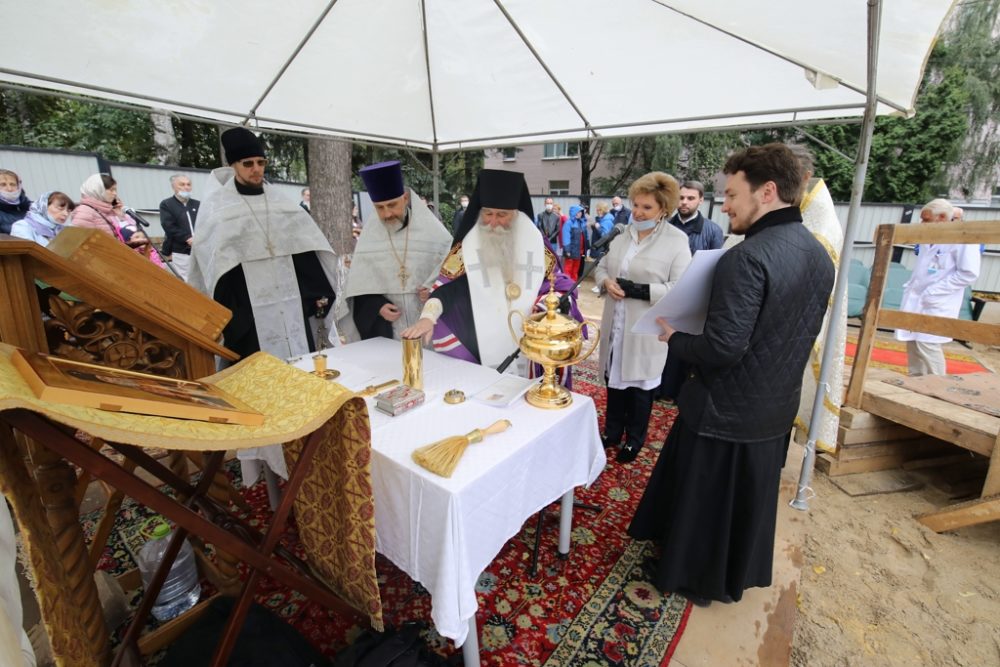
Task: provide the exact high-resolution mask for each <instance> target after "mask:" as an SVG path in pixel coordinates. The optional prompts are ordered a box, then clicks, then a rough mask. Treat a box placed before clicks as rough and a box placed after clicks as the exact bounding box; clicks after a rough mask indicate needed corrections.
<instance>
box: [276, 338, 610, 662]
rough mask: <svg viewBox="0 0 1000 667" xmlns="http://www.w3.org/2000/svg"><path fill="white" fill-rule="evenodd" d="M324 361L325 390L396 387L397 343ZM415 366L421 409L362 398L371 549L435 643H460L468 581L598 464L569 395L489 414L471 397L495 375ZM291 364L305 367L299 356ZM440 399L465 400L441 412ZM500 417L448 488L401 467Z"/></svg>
mask: <svg viewBox="0 0 1000 667" xmlns="http://www.w3.org/2000/svg"><path fill="white" fill-rule="evenodd" d="M325 354H326V355H327V358H328V361H327V365H328V367H329V368H333V369H337V370H339V371H340V372H341V376H340V377H339V378H338V379H337V380H336V381H337V382H339V383H340V384H342V385H344V386H345V387H347V388H349V389H352V390H355V391H360V390H361V389H363V388H365V387H367V386H369V385H373V384H379V383H381V382H384V381H386V380H390V379H397V380H398V379H402V351H401V346H400V343H399V342H398V341H394V340H388V339H386V338H376V339H371V340H367V341H362V342H359V343H353V344H351V345H347V346H344V347H338V348H332V349H329V350H325ZM423 364H424V391H425V394H426V402H425V404H424V405H423V406H420V407H418V408H415V409H413V410H411V411H409V412H407V413H404V414H402V415H399V416H398V417H390V416H388V415H386V414H383V413H382V412H380V411H378V410H376V409H375V406H374V401H373V400H372V399H368V407H369V414H370V418H371V426H372V450H373V455H372V467H371V473H372V483H373V487H374V496H375V533H376V548H377V549H378V551H379V552H380V553H382V554H384V555H385V556H386V557H388V558H389V560H391V561H392V562H393V563H395V564H396V566H398V567H399V568H400V569H401V570H403V571H404V572H406V574H408V575H409V576H410V577H411V578H412V579H414V580H415V581H419V582H420V583H421V585H423V586H424V588H426V589H427V590H428V591H429V592H430V594H431V605H432V608H431V618H432V619H433V621H434V625H435V626H436V628H437V630H438V632H439V633H441V634H442V635H443V636H445V637H448V638H449V639H452V640H454V641H455V643H456V644H462V643H463V642H464V641H465V639H466V635H467V633H468V627H469V619H470V618H472V617H473V616H474V615H475V613H476V609H477V607H478V604H477V602H476V591H475V586H476V582H477V580H478V579H479V575H480V573H482V571H483V570H485V569H486V567H487V566H488V565H489V564H490V563H491V562H492V561H493V559H494V558H495V557H496V555H497V554H498V553H499V552H500V549H501V548H503V546H504V544H505V543H506V542H507V540H508V539H510V538H511V537H512V536H514V535H516V534H517V532H518V531H519V530H520V529H521V526H522V524H523V523H524V521H525V520H526V519H527V518H528V517H530V516H531V515H532V514H534V513H535V512H537V511H538V510H539V509H541V508H543V507H545V506H546V505H548V504H549V503H551V502H553V501H555V500H557V499H558V498H560V497H561V496H562V495H563V494H565V493H566V492H567V491H569V490H570V489H572V488H574V487H576V486H580V485H584V484H590V483H591V482H593V481H594V480H595V479H597V476H598V475H599V474H600V473H601V471H602V470H603V469H604V465H605V462H606V461H605V455H604V448H603V446H602V444H601V438H600V434H599V432H598V427H597V411H596V409H595V408H594V402H593V400H591V399H590V398H589V397H587V396H582V395H580V394H574V395H573V404H572V405H571V406H570V407H568V408H565V409H562V410H543V409H540V408H536V407H533V406H531V405H529V404H528V403H527V402H526V401H525V400H524V398H519V399H517V401H515V402H514V403H513V404H511V405H510V406H509V407H507V408H494V407H490V406H487V405H484V404H482V403H478V402H476V401H475V400H473V399H471V396H472V395H473V394H474V393H476V392H477V391H479V390H480V389H483V388H484V387H487V386H489V385H490V384H492V383H493V382H495V381H496V380H497V379H498V378H499V377H500V374H499V373H497V372H496V371H495V370H492V369H490V368H484V367H482V366H478V365H475V364H470V363H467V362H464V361H459V360H456V359H452V358H451V357H446V356H444V355H441V354H437V353H435V352H431V351H428V350H424V362H423ZM295 365H296V366H298V367H300V368H303V369H306V370H311V369H312V368H313V363H312V359H311V358H309V357H306V358H304V359H302V360H299V361H297V362H295ZM448 389H461V390H462V391H464V392H465V394H466V396H467V397H470V398H468V399H467V400H466V401H465V402H464V403H461V404H459V405H449V404H447V403H445V402H444V401H443V396H444V392H445V391H447V390H448ZM504 418H506V419H509V420H510V421H511V427H510V428H509V429H508V430H507V431H506V432H504V433H501V434H499V435H493V436H487V437H486V439H485V440H484V441H483V442H481V443H477V444H472V445H469V447H468V448H467V449H466V450H465V454H464V456H463V457H462V460H461V461H460V462H459V464H458V468H457V469H456V470H455V472H454V474H453V475H452V476H451V478H450V479H445V478H443V477H439V476H437V475H435V474H433V473H431V472H428V471H427V470H424V469H423V468H421V467H420V466H418V465H417V464H416V463H414V462H413V460H412V459H411V458H410V455H411V453H412V452H413V450H414V449H416V448H417V447H419V446H422V445H426V444H430V443H432V442H435V441H437V440H440V439H442V438H446V437H449V436H453V435H464V434H465V433H468V432H469V431H471V430H473V429H476V428H483V427H486V426H489V425H490V424H492V423H493V422H494V421H496V420H497V419H504Z"/></svg>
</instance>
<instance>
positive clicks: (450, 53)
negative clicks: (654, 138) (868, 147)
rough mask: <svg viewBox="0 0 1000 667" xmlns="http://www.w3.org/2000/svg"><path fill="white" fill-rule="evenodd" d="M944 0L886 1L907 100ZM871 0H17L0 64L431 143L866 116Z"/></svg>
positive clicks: (162, 104)
mask: <svg viewBox="0 0 1000 667" xmlns="http://www.w3.org/2000/svg"><path fill="white" fill-rule="evenodd" d="M950 6H951V2H950V1H943V0H896V1H894V2H890V3H888V4H887V5H886V7H885V10H884V17H883V29H882V31H881V41H882V45H883V46H882V48H881V49H880V52H879V69H880V76H879V80H878V85H877V88H876V90H875V95H876V99H877V101H878V106H877V111H878V113H891V112H898V113H904V114H907V113H910V112H911V111H912V108H913V101H914V97H915V94H916V90H917V86H918V85H919V82H920V78H921V74H922V72H923V65H924V62H925V60H926V57H927V54H928V53H929V51H930V48H931V46H932V44H933V40H934V37H935V35H936V34H937V31H938V28H939V27H940V25H941V22H942V20H943V19H944V18H945V16H946V14H947V12H948V10H949V8H950ZM865 12H866V3H865V2H864V1H863V0H769V1H768V2H766V3H765V2H745V3H741V2H704V1H703V0H294V2H285V3H274V2H269V1H266V0H185V1H184V2H147V1H145V0H116V1H115V2H106V1H95V0H89V1H88V0H81V1H78V2H72V3H66V2H62V1H61V0H33V1H32V2H17V3H9V6H7V7H5V11H4V15H5V20H6V23H7V25H9V26H22V27H24V28H25V29H12V30H8V31H6V32H5V35H4V39H3V40H2V41H0V52H2V58H0V81H5V82H7V83H8V84H15V85H16V84H23V85H27V86H36V87H43V88H46V89H50V90H56V91H62V92H66V93H74V94H84V95H92V96H95V97H99V98H102V99H105V100H114V101H118V102H125V103H132V104H137V105H140V106H144V107H156V108H163V109H168V110H171V111H174V112H176V113H179V114H184V115H190V116H194V117H199V118H205V119H209V120H215V121H221V122H227V123H233V124H237V123H243V122H249V123H250V124H252V125H257V126H259V127H261V128H270V129H276V130H286V131H298V132H305V133H313V134H326V135H334V136H340V137H345V138H350V139H358V140H362V141H371V142H377V143H385V144H397V145H405V146H409V147H412V148H414V149H418V150H420V149H423V150H428V151H433V152H440V151H450V150H458V149H468V148H475V147H490V146H497V145H503V144H506V145H513V144H523V143H531V142H542V141H566V140H574V139H582V138H587V137H613V136H626V135H637V134H655V133H663V132H687V131H694V130H700V129H708V128H721V127H735V126H748V125H767V124H785V125H787V124H793V123H804V122H811V121H816V120H819V119H828V118H831V117H850V116H854V117H857V116H860V115H861V114H862V113H863V111H864V105H865V94H866V87H867V77H866V74H865V61H866V16H865Z"/></svg>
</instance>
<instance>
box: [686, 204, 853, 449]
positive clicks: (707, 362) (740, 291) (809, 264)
mask: <svg viewBox="0 0 1000 667" xmlns="http://www.w3.org/2000/svg"><path fill="white" fill-rule="evenodd" d="M833 282H834V268H833V264H832V262H830V257H829V255H828V254H827V252H826V250H825V249H824V248H823V247H822V246H821V245H820V244H819V242H818V241H816V239H815V238H813V235H812V234H811V233H810V232H809V230H807V229H806V228H805V227H804V226H803V225H802V214H801V213H800V212H799V209H798V208H797V207H794V206H793V207H789V208H782V209H778V210H777V211H772V212H770V213H767V214H765V215H764V216H763V217H761V218H760V219H759V220H758V221H757V222H756V223H754V225H753V226H752V227H751V228H750V229H749V230H748V232H747V235H746V240H745V241H743V243H740V244H739V245H737V246H735V247H733V248H731V249H730V250H729V251H727V252H726V254H725V255H723V256H722V258H721V259H720V260H719V263H718V265H717V266H716V269H715V277H714V279H713V282H712V294H711V297H710V300H709V306H708V317H707V319H706V321H705V330H704V332H703V333H702V334H701V335H698V336H694V335H690V334H685V333H679V332H678V333H675V334H674V335H673V336H671V338H670V351H671V354H675V355H677V356H678V357H679V358H681V359H682V360H684V361H686V362H688V363H690V364H692V366H693V368H692V369H691V374H690V376H689V378H688V380H687V382H685V383H684V386H683V388H682V389H681V393H680V396H678V399H677V405H678V408H679V409H680V413H681V415H682V416H683V417H684V421H685V423H687V424H688V425H690V426H691V427H692V428H693V429H694V430H696V431H697V432H698V433H699V434H700V435H703V436H706V437H712V438H720V439H723V440H731V441H737V442H755V441H761V440H767V439H770V438H774V437H778V436H780V435H783V434H786V433H788V432H789V431H790V430H791V428H792V422H793V421H794V419H795V414H796V412H797V410H798V406H799V392H800V391H801V389H802V372H803V370H804V369H805V365H806V362H807V361H808V359H809V351H810V350H811V349H812V346H813V342H814V341H815V340H816V336H817V334H818V333H819V330H820V325H821V324H822V321H823V314H824V312H825V311H826V307H827V304H828V302H829V298H830V293H831V291H832V290H833Z"/></svg>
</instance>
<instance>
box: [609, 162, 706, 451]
mask: <svg viewBox="0 0 1000 667" xmlns="http://www.w3.org/2000/svg"><path fill="white" fill-rule="evenodd" d="M629 198H630V199H631V200H632V215H631V222H630V224H629V225H628V226H627V227H626V231H625V232H624V233H622V234H621V235H619V236H618V237H617V238H616V239H615V240H613V241H612V242H611V244H610V245H609V246H608V252H607V254H606V255H604V257H602V258H601V261H600V262H599V263H598V264H597V268H596V269H595V270H594V280H595V282H596V283H597V284H598V285H600V286H602V288H603V290H604V292H605V293H606V294H607V296H608V298H606V299H605V300H604V313H603V315H602V317H601V331H602V332H604V335H605V336H606V337H607V338H606V339H605V340H607V344H604V341H602V344H601V359H600V367H601V369H602V370H603V372H604V379H605V382H606V383H607V397H608V407H607V411H606V415H605V425H604V445H605V447H617V446H618V445H619V444H621V442H622V438H624V439H625V444H624V445H623V446H622V449H621V451H619V453H618V456H617V460H618V462H619V463H628V462H631V461H634V460H635V458H636V456H638V455H639V450H640V449H642V446H643V444H644V443H645V441H646V432H647V429H648V426H649V415H650V412H651V411H652V408H653V395H654V392H655V391H656V388H657V387H658V386H659V385H660V373H661V372H662V371H663V364H664V362H665V361H666V359H667V346H666V345H663V344H662V343H661V342H660V341H659V340H657V337H656V336H655V335H652V334H636V333H632V327H633V326H634V325H635V323H636V322H637V321H638V320H639V318H640V317H641V316H642V315H643V313H645V312H646V311H647V310H648V309H649V308H650V306H652V304H654V303H656V302H657V301H659V300H660V298H661V297H663V296H664V295H665V294H666V293H667V292H668V291H670V289H671V288H672V287H673V285H674V283H676V282H677V280H678V279H679V278H680V277H681V274H682V273H683V272H684V269H686V268H687V266H688V264H690V263H691V251H690V250H689V249H688V242H687V235H685V234H684V232H682V231H680V230H679V229H677V228H676V227H673V226H672V225H670V224H669V223H668V222H667V221H666V219H667V217H668V216H669V215H670V213H671V212H672V211H673V210H674V209H675V208H677V199H678V186H677V181H676V180H675V179H674V178H673V176H670V175H668V174H664V173H663V172H659V171H654V172H651V173H648V174H646V175H645V176H641V177H640V178H638V179H637V180H636V181H635V182H634V183H632V186H631V187H630V188H629Z"/></svg>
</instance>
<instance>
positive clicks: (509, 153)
mask: <svg viewBox="0 0 1000 667" xmlns="http://www.w3.org/2000/svg"><path fill="white" fill-rule="evenodd" d="M501 151H502V152H503V161H504V162H514V161H515V160H517V149H516V148H514V147H513V146H511V147H510V148H503V149H501Z"/></svg>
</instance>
